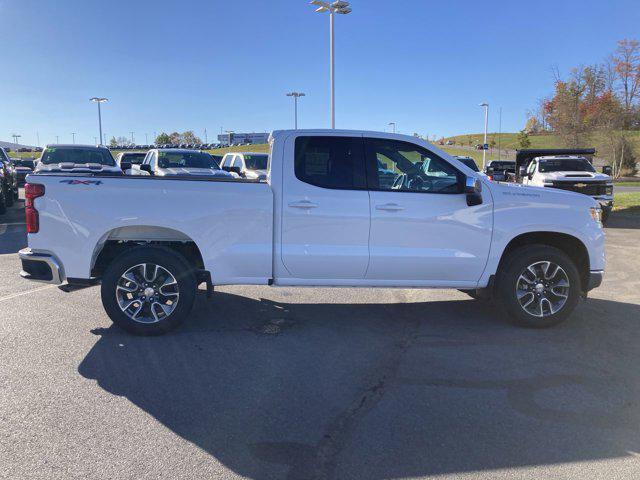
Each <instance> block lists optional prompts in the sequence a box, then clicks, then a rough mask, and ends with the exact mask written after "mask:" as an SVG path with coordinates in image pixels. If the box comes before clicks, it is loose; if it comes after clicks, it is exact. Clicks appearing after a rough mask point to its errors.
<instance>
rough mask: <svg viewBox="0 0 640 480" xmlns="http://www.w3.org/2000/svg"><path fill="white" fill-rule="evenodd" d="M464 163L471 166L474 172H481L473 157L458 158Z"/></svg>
mask: <svg viewBox="0 0 640 480" xmlns="http://www.w3.org/2000/svg"><path fill="white" fill-rule="evenodd" d="M458 160H460V161H461V162H462V163H464V164H465V165H466V166H467V167H469V168H470V169H471V170H473V171H474V172H479V171H480V170H479V169H478V165H477V164H476V162H475V160H474V159H473V158H458Z"/></svg>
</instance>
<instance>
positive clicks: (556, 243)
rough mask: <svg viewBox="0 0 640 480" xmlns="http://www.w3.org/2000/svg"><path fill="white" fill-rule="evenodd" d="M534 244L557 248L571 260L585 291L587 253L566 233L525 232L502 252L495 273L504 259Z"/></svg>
mask: <svg viewBox="0 0 640 480" xmlns="http://www.w3.org/2000/svg"><path fill="white" fill-rule="evenodd" d="M534 244H537V245H548V246H551V247H554V248H557V249H558V250H560V251H562V252H563V253H565V254H566V255H567V256H568V257H569V258H571V260H573V261H574V263H575V265H576V268H577V269H578V272H579V273H580V282H581V287H582V290H583V291H584V290H586V289H587V285H588V283H589V273H590V261H589V251H588V250H587V247H586V245H585V244H584V243H583V242H582V240H580V239H579V238H577V237H575V236H573V235H570V234H568V233H560V232H549V231H537V232H526V233H522V234H520V235H517V236H515V237H514V238H512V239H511V240H510V241H509V243H508V244H507V245H506V247H505V248H504V250H503V251H502V255H501V257H500V262H499V263H498V269H497V271H498V272H499V271H500V270H501V268H502V267H503V265H504V262H505V260H506V258H507V257H508V256H509V254H510V253H511V252H513V251H514V250H516V249H518V248H520V247H522V246H525V245H534Z"/></svg>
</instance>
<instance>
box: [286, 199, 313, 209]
mask: <svg viewBox="0 0 640 480" xmlns="http://www.w3.org/2000/svg"><path fill="white" fill-rule="evenodd" d="M289 206H290V207H291V208H303V209H305V210H308V209H310V208H317V207H318V204H317V203H313V202H310V201H309V200H302V201H300V202H291V203H290V204H289Z"/></svg>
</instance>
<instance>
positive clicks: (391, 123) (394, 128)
mask: <svg viewBox="0 0 640 480" xmlns="http://www.w3.org/2000/svg"><path fill="white" fill-rule="evenodd" d="M392 125H393V130H392V132H393V133H396V122H389V126H390V127H391V126H392Z"/></svg>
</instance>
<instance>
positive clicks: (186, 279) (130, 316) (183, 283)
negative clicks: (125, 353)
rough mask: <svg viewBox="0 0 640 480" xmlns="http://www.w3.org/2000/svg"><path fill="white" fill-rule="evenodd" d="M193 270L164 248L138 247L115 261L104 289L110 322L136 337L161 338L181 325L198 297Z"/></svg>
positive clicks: (105, 275)
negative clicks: (196, 295)
mask: <svg viewBox="0 0 640 480" xmlns="http://www.w3.org/2000/svg"><path fill="white" fill-rule="evenodd" d="M196 288H197V283H196V277H195V272H194V271H193V268H191V267H190V266H189V264H188V263H187V261H186V260H185V259H184V257H182V256H181V255H179V254H177V253H176V252H174V251H173V250H170V249H168V248H164V247H155V246H154V247H144V246H143V247H137V248H134V249H132V250H129V251H128V252H125V253H123V254H121V255H120V256H118V257H116V258H115V259H114V260H113V261H112V262H111V264H110V265H109V267H108V268H107V270H106V272H105V274H104V276H103V278H102V287H101V296H102V305H103V306H104V309H105V310H106V312H107V314H108V315H109V318H111V320H112V321H113V323H115V324H116V325H118V326H119V327H121V328H123V329H124V330H126V331H128V332H130V333H133V334H136V335H161V334H163V333H166V332H168V331H169V330H172V329H174V328H175V327H177V326H178V325H180V324H181V323H182V322H183V321H184V320H185V318H186V317H187V315H188V314H189V312H190V311H191V307H192V306H193V301H194V299H195V294H196Z"/></svg>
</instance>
